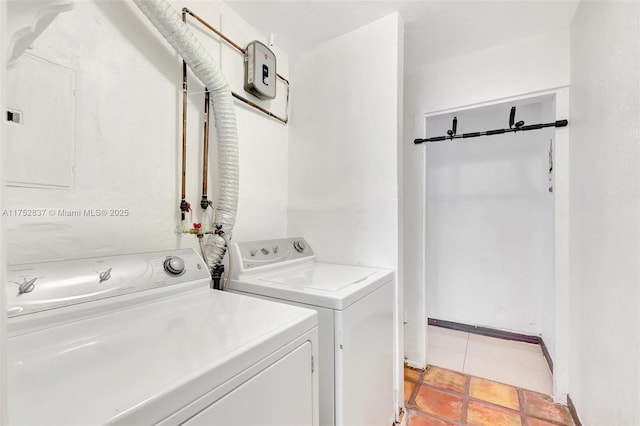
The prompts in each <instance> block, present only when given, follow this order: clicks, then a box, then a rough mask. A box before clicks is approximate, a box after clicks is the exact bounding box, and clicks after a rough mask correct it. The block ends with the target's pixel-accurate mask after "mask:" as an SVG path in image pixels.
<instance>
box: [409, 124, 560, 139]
mask: <svg viewBox="0 0 640 426" xmlns="http://www.w3.org/2000/svg"><path fill="white" fill-rule="evenodd" d="M568 124H569V121H568V120H557V121H554V122H552V123H544V124H530V125H528V126H521V127H517V128H516V127H514V128H510V129H496V130H487V131H486V132H472V133H463V134H461V135H453V136H434V137H432V138H426V139H415V140H414V141H413V143H414V144H416V145H417V144H421V143H423V142H442V141H446V140H447V139H450V140H451V139H467V138H477V137H478V136H491V135H501V134H503V133H510V132H525V131H527V130H538V129H542V128H544V127H566V126H567V125H568Z"/></svg>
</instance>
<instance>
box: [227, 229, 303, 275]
mask: <svg viewBox="0 0 640 426" xmlns="http://www.w3.org/2000/svg"><path fill="white" fill-rule="evenodd" d="M231 250H233V253H232V262H233V268H232V270H233V271H234V276H235V275H237V274H240V273H242V272H247V271H252V270H264V269H266V268H273V267H276V266H282V265H283V264H285V263H287V264H288V263H298V262H304V261H313V260H314V258H315V255H314V253H313V250H312V249H311V246H310V245H309V243H308V242H307V241H306V240H305V239H304V238H302V237H296V238H283V239H278V240H262V241H248V242H240V243H235V244H233V245H232V246H231ZM232 278H233V277H232Z"/></svg>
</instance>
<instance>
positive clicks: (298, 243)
mask: <svg viewBox="0 0 640 426" xmlns="http://www.w3.org/2000/svg"><path fill="white" fill-rule="evenodd" d="M293 248H294V249H296V251H297V252H298V253H302V252H303V251H304V249H306V248H307V247H306V246H305V245H304V241H302V240H298V241H294V242H293Z"/></svg>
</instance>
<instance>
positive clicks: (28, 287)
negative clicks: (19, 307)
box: [18, 277, 38, 294]
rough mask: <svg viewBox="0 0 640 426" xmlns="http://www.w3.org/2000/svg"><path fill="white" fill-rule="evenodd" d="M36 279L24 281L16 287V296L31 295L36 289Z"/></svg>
mask: <svg viewBox="0 0 640 426" xmlns="http://www.w3.org/2000/svg"><path fill="white" fill-rule="evenodd" d="M37 279H38V278H37V277H36V278H32V279H30V280H29V281H27V279H26V278H25V279H24V282H23V283H22V284H20V285H19V286H18V294H25V293H31V292H32V291H33V290H34V289H35V288H36V280H37Z"/></svg>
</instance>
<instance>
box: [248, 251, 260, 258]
mask: <svg viewBox="0 0 640 426" xmlns="http://www.w3.org/2000/svg"><path fill="white" fill-rule="evenodd" d="M257 253H258V250H256V249H251V250H249V254H250V255H251V257H253V256H255V255H256V254H257Z"/></svg>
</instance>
